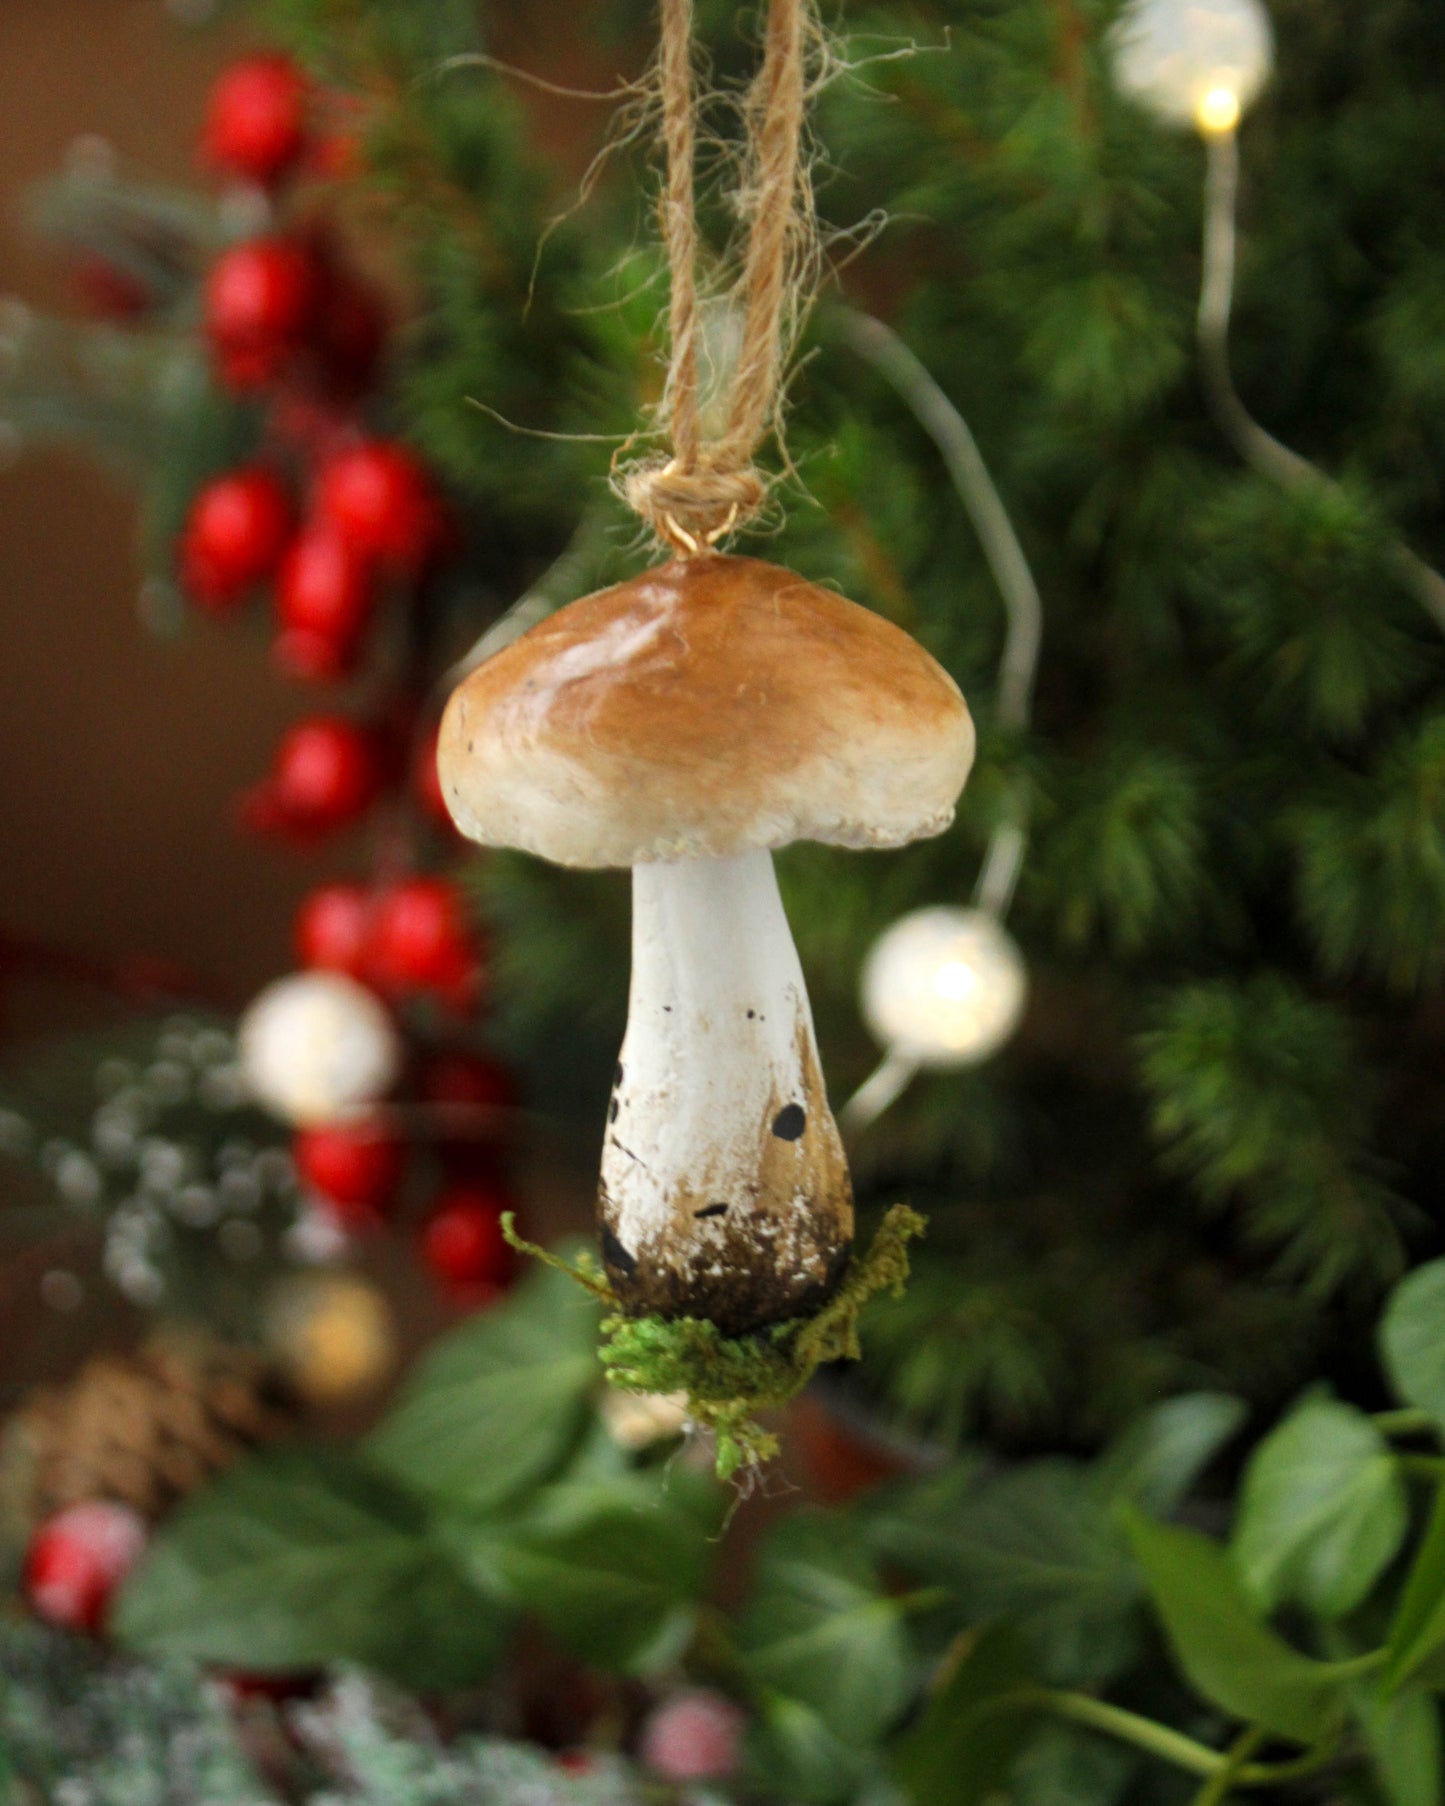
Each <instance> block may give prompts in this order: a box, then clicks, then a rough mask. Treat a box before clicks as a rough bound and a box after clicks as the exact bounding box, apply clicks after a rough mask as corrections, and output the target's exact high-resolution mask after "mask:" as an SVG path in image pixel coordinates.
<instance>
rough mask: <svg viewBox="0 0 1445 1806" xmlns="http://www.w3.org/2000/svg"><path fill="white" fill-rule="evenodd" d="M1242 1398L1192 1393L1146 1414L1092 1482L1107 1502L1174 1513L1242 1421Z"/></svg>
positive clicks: (1111, 1452)
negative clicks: (1128, 1502) (1127, 1502)
mask: <svg viewBox="0 0 1445 1806" xmlns="http://www.w3.org/2000/svg"><path fill="white" fill-rule="evenodd" d="M1246 1413H1247V1406H1246V1405H1245V1403H1244V1401H1243V1399H1238V1398H1231V1397H1230V1396H1229V1395H1228V1394H1227V1393H1224V1392H1189V1393H1185V1394H1184V1395H1183V1396H1182V1397H1179V1398H1171V1399H1166V1400H1165V1401H1164V1403H1163V1404H1160V1405H1155V1406H1154V1407H1153V1408H1152V1410H1149V1411H1146V1412H1144V1414H1143V1415H1142V1416H1141V1417H1140V1418H1139V1419H1138V1421H1137V1422H1136V1423H1133V1424H1131V1425H1130V1427H1129V1428H1128V1429H1127V1430H1125V1431H1124V1433H1123V1435H1122V1436H1120V1437H1119V1438H1118V1440H1117V1441H1116V1442H1115V1443H1114V1444H1113V1445H1112V1446H1111V1447H1110V1448H1109V1449H1107V1450H1106V1451H1105V1453H1104V1454H1103V1456H1102V1457H1101V1458H1100V1459H1099V1461H1098V1462H1097V1464H1096V1465H1095V1468H1094V1483H1095V1485H1096V1486H1097V1487H1098V1488H1099V1490H1100V1491H1101V1492H1102V1493H1103V1494H1104V1496H1105V1497H1106V1498H1110V1499H1130V1500H1132V1501H1133V1502H1134V1504H1136V1505H1138V1506H1139V1507H1140V1509H1141V1510H1143V1511H1147V1512H1151V1513H1155V1514H1159V1513H1163V1512H1167V1511H1171V1510H1172V1509H1173V1508H1174V1506H1175V1505H1177V1504H1178V1503H1179V1501H1180V1500H1181V1499H1182V1498H1183V1497H1184V1495H1185V1494H1186V1493H1187V1492H1188V1491H1189V1488H1190V1487H1191V1486H1192V1485H1193V1484H1194V1482H1195V1481H1196V1480H1197V1479H1198V1478H1199V1476H1200V1474H1201V1473H1202V1472H1203V1471H1204V1469H1205V1468H1206V1467H1208V1465H1209V1463H1210V1462H1211V1461H1212V1460H1213V1459H1214V1457H1215V1456H1216V1455H1217V1454H1218V1453H1219V1451H1220V1450H1221V1449H1222V1448H1223V1447H1224V1445H1225V1443H1227V1442H1228V1441H1229V1439H1230V1438H1231V1437H1232V1436H1233V1435H1234V1434H1235V1432H1236V1431H1237V1430H1238V1429H1239V1427H1240V1425H1241V1424H1242V1423H1243V1422H1244V1419H1245V1416H1246Z"/></svg>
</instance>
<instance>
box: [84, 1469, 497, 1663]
mask: <svg viewBox="0 0 1445 1806" xmlns="http://www.w3.org/2000/svg"><path fill="white" fill-rule="evenodd" d="M114 1627H115V1631H116V1634H117V1635H118V1636H119V1637H120V1638H121V1639H122V1641H124V1642H125V1643H127V1644H129V1645H130V1646H131V1647H132V1648H133V1649H137V1650H141V1651H144V1652H145V1653H147V1654H151V1655H172V1656H186V1657H190V1658H192V1659H195V1660H199V1661H207V1662H224V1663H227V1664H228V1665H230V1666H233V1667H237V1668H248V1669H260V1670H271V1669H281V1670H286V1669H297V1668H311V1667H317V1666H320V1665H322V1664H324V1663H329V1662H358V1663H361V1664H362V1665H363V1666H365V1667H370V1668H374V1669H377V1670H379V1671H380V1672H381V1673H384V1674H387V1675H390V1676H391V1677H392V1678H393V1679H395V1680H398V1681H400V1682H402V1683H403V1684H405V1685H407V1686H410V1687H417V1688H432V1687H445V1686H459V1685H463V1684H467V1683H470V1682H474V1681H476V1680H478V1679H479V1678H480V1677H481V1676H482V1675H484V1674H485V1673H486V1672H487V1670H488V1669H489V1668H490V1666H491V1665H492V1662H493V1660H494V1659H495V1657H496V1655H497V1653H498V1649H499V1646H500V1643H501V1639H502V1636H503V1634H504V1631H505V1620H504V1617H503V1615H502V1614H501V1613H500V1612H499V1611H498V1610H497V1609H496V1607H495V1606H493V1605H490V1604H489V1603H488V1602H487V1601H485V1600H484V1599H483V1598H482V1597H481V1595H480V1594H478V1593H477V1592H475V1591H474V1589H473V1588H472V1587H470V1586H469V1585H468V1583H467V1580H466V1577H465V1576H464V1574H463V1573H462V1572H461V1570H460V1569H459V1568H458V1567H457V1565H456V1564H455V1563H454V1562H453V1561H452V1560H451V1559H450V1558H449V1557H448V1556H447V1555H446V1553H445V1552H444V1551H443V1550H442V1549H441V1547H440V1545H439V1544H438V1543H437V1542H436V1541H435V1540H434V1539H433V1538H432V1536H431V1535H430V1534H429V1528H428V1524H427V1521H426V1518H425V1515H424V1513H423V1512H422V1511H421V1510H420V1509H419V1508H418V1506H417V1505H416V1503H415V1501H413V1500H411V1499H409V1498H408V1497H407V1496H406V1495H405V1494H404V1493H401V1492H399V1491H398V1490H397V1489H396V1488H395V1487H393V1486H392V1485H391V1484H390V1483H389V1482H388V1481H387V1480H386V1479H384V1478H383V1477H381V1476H379V1475H377V1474H374V1473H371V1472H369V1471H368V1470H367V1469H366V1468H365V1467H364V1466H363V1465H362V1464H361V1463H360V1462H357V1461H355V1460H352V1459H348V1458H347V1457H345V1456H343V1455H341V1454H339V1453H335V1452H331V1451H314V1452H308V1451H300V1450H294V1451H288V1452H286V1453H283V1454H278V1455H267V1456H260V1457H257V1458H255V1459H253V1460H249V1461H246V1462H244V1463H243V1464H242V1465H240V1466H239V1467H236V1468H233V1469H232V1470H231V1472H230V1473H228V1474H225V1475H223V1476H222V1477H221V1478H220V1479H219V1480H217V1481H215V1482H214V1483H213V1484H211V1485H210V1486H207V1487H206V1488H205V1489H204V1490H203V1491H201V1492H199V1493H197V1494H196V1495H195V1496H194V1497H193V1498H192V1499H191V1500H190V1501H189V1502H188V1503H187V1504H185V1505H183V1506H182V1507H181V1509H180V1510H179V1511H178V1512H177V1513H176V1514H175V1516H174V1517H173V1518H171V1519H170V1521H169V1522H168V1523H167V1524H166V1525H165V1526H164V1527H163V1528H162V1529H161V1530H160V1531H159V1532H157V1535H156V1538H155V1540H154V1542H153V1543H152V1544H151V1547H150V1550H149V1553H148V1554H147V1556H146V1559H145V1561H144V1562H143V1563H142V1565H141V1567H140V1568H139V1570H138V1571H137V1572H136V1574H135V1575H134V1576H133V1577H132V1579H131V1581H130V1582H129V1584H128V1585H127V1586H126V1588H125V1589H124V1591H123V1593H122V1594H121V1598H120V1601H119V1607H118V1611H117V1614H116V1618H115V1626H114Z"/></svg>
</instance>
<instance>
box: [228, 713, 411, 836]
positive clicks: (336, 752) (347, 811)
mask: <svg viewBox="0 0 1445 1806" xmlns="http://www.w3.org/2000/svg"><path fill="white" fill-rule="evenodd" d="M381 775H382V774H381V767H380V763H379V761H378V758H377V753H376V748H375V745H374V744H373V742H372V740H371V737H370V736H369V735H368V734H367V733H366V732H365V731H364V730H363V729H361V728H359V727H358V726H357V725H356V723H355V722H354V721H347V720H346V719H345V718H344V717H343V716H340V715H317V716H315V717H313V718H312V719H311V720H310V721H302V722H298V723H297V725H296V726H295V727H293V728H291V729H290V731H289V732H288V733H286V734H285V735H284V736H283V737H282V740H281V744H280V745H279V746H278V747H277V749H276V758H275V761H274V763H273V764H272V767H271V773H270V776H269V777H268V779H267V780H266V782H265V783H264V784H263V785H262V786H261V788H260V790H259V792H256V793H253V795H252V797H251V799H250V813H251V817H252V825H254V826H257V827H261V828H271V829H274V830H275V831H278V832H283V833H284V832H289V833H291V834H294V835H300V836H303V837H304V836H310V835H315V834H325V833H329V832H330V831H331V830H333V829H336V828H344V827H346V826H348V825H349V824H350V823H351V822H354V821H356V820H358V819H359V818H360V817H361V816H362V815H364V814H365V813H366V811H367V809H368V808H369V807H370V805H371V803H372V801H373V800H374V799H375V797H376V794H377V792H378V791H379V790H380V788H381Z"/></svg>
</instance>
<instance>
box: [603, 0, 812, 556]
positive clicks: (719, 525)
mask: <svg viewBox="0 0 1445 1806" xmlns="http://www.w3.org/2000/svg"><path fill="white" fill-rule="evenodd" d="M661 24H662V35H661V46H660V50H659V54H658V65H657V67H658V76H657V79H658V85H659V88H660V92H661V104H662V140H663V145H664V148H665V151H666V157H667V181H666V187H665V190H664V194H663V202H662V233H663V241H664V244H665V246H666V249H667V259H668V267H669V273H670V299H669V307H668V331H669V336H670V339H671V347H672V351H671V362H670V365H669V369H668V376H667V387H666V389H665V391H664V395H663V403H662V415H663V420H664V422H665V424H666V427H667V430H668V433H669V435H670V437H671V440H672V454H671V456H670V457H657V458H649V459H646V460H644V461H642V462H640V463H636V464H633V465H631V466H629V467H626V468H624V469H621V470H620V471H619V472H618V475H617V487H618V489H619V491H620V493H621V494H622V496H623V497H624V499H625V500H626V501H627V503H628V505H629V506H630V507H631V508H632V509H633V510H634V511H635V512H636V513H637V514H639V515H641V517H642V518H643V519H644V520H645V521H646V522H647V523H648V525H649V526H650V527H651V528H652V530H653V532H654V533H655V534H656V535H657V537H658V538H659V539H660V540H662V541H663V542H664V543H666V544H667V545H669V546H671V547H672V549H673V550H674V551H680V552H682V553H684V554H687V553H693V552H698V551H701V550H703V549H704V548H705V547H707V546H711V545H714V544H715V543H716V542H717V541H718V540H719V539H721V538H723V537H724V536H725V535H727V534H728V533H731V532H732V531H733V530H734V529H735V528H737V527H739V526H742V525H743V524H744V523H745V522H746V521H748V520H749V519H750V518H751V517H752V516H753V515H754V514H756V513H757V512H758V510H759V509H760V508H761V507H762V505H763V503H764V501H765V500H766V499H767V493H768V485H767V483H766V481H765V480H764V478H763V477H762V476H761V475H760V473H759V472H758V471H757V470H755V469H754V468H753V456H754V453H755V452H756V451H757V448H758V446H759V445H760V444H761V442H762V440H763V439H764V438H765V437H766V435H767V434H768V433H769V432H770V431H772V430H774V429H776V427H777V424H778V416H779V412H780V397H781V388H782V375H783V369H784V365H785V363H786V361H787V356H788V351H789V349H790V347H791V344H792V341H793V339H794V337H795V336H796V333H797V330H798V327H799V324H800V323H801V320H802V318H803V316H804V314H805V313H806V311H807V306H808V302H809V301H810V300H811V295H812V288H813V283H814V277H815V272H816V268H817V262H818V255H817V229H816V223H815V218H814V211H813V189H812V181H811V178H810V175H809V170H808V163H807V159H806V157H805V156H804V153H803V141H804V132H805V126H806V116H807V103H808V96H809V91H810V88H809V77H808V66H809V61H810V58H811V57H812V55H813V53H814V47H815V46H817V45H818V44H820V43H821V42H822V34H821V31H820V28H819V27H818V23H817V19H816V16H815V14H814V11H813V4H812V0H770V4H769V7H768V17H767V26H766V31H765V36H764V45H763V60H762V65H761V67H760V69H759V71H758V75H757V78H756V79H755V81H754V82H753V85H752V87H751V88H750V90H749V91H748V95H747V98H746V102H745V106H744V117H745V120H746V125H747V150H746V162H745V166H744V170H743V175H742V180H741V183H740V185H739V190H738V193H737V196H736V197H735V198H736V202H737V207H738V211H739V213H740V214H741V215H742V217H743V218H744V219H745V220H746V221H747V243H746V246H745V249H744V252H743V257H742V271H741V274H740V276H739V278H738V282H737V285H736V288H735V291H734V297H733V299H734V302H735V304H736V306H737V309H738V312H739V315H740V319H741V343H740V347H739V351H738V357H737V363H736V366H735V368H734V370H733V372H732V376H731V381H730V384H729V391H728V395H727V397H726V401H725V404H724V408H723V411H722V420H721V425H720V427H719V429H718V431H717V432H716V433H714V434H712V435H711V436H705V435H704V431H703V422H702V407H701V401H700V396H699V387H700V385H699V373H698V361H699V360H698V340H699V336H700V330H701V329H700V303H699V294H698V258H699V235H698V227H697V209H696V198H695V193H694V185H695V165H696V159H697V113H698V97H697V94H696V84H695V79H694V50H693V9H692V0H661Z"/></svg>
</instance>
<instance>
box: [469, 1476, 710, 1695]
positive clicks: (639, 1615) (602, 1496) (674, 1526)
mask: <svg viewBox="0 0 1445 1806" xmlns="http://www.w3.org/2000/svg"><path fill="white" fill-rule="evenodd" d="M707 1553H708V1544H707V1538H706V1533H705V1531H704V1528H703V1525H702V1523H701V1522H700V1521H699V1520H698V1518H697V1517H696V1516H693V1515H688V1514H685V1513H683V1512H680V1511H677V1510H673V1509H670V1508H669V1507H667V1506H666V1505H664V1504H663V1503H661V1502H660V1501H659V1500H658V1499H657V1498H656V1497H655V1496H654V1495H652V1494H651V1493H650V1491H649V1489H647V1488H646V1487H642V1486H639V1487H637V1488H630V1487H625V1486H617V1485H612V1486H596V1485H594V1486H585V1487H567V1488H559V1489H557V1490H556V1491H555V1492H553V1493H551V1494H550V1495H547V1496H546V1497H545V1500H544V1505H543V1510H542V1512H541V1513H540V1514H539V1516H538V1517H537V1518H535V1519H534V1520H533V1521H532V1522H531V1523H529V1524H528V1525H527V1526H526V1527H525V1528H523V1529H522V1530H521V1531H520V1532H519V1533H518V1535H517V1536H516V1537H515V1539H512V1540H508V1541H506V1542H503V1543H502V1544H500V1545H499V1546H498V1547H497V1549H496V1551H495V1557H496V1567H497V1570H498V1572H499V1573H500V1575H501V1578H502V1580H503V1582H504V1584H505V1585H506V1586H507V1588H508V1590H509V1593H510V1596H511V1597H512V1599H513V1600H514V1601H515V1602H516V1603H517V1604H518V1605H520V1606H523V1607H525V1608H526V1609H528V1610H531V1611H534V1612H535V1613H536V1614H537V1616H538V1617H539V1618H541V1619H542V1621H543V1622H544V1623H545V1624H546V1625H547V1627H548V1628H549V1629H550V1630H551V1631H552V1633H553V1635H554V1636H555V1637H556V1638H557V1639H558V1641H559V1642H561V1643H563V1644H565V1645H566V1647H567V1648H568V1649H571V1650H572V1651H573V1652H574V1653H575V1654H576V1655H578V1656H580V1657H581V1658H582V1660H583V1661H584V1662H589V1663H591V1664H592V1665H593V1666H594V1667H598V1668H631V1669H635V1670H643V1669H646V1668H649V1667H655V1666H657V1665H658V1664H659V1662H666V1661H667V1660H669V1659H675V1657H676V1656H677V1654H678V1652H679V1650H680V1648H681V1646H682V1644H683V1643H684V1642H685V1640H686V1638H687V1635H688V1632H689V1631H690V1629H691V1626H692V1619H693V1608H694V1606H695V1604H696V1601H697V1598H698V1595H699V1594H700V1592H701V1590H702V1584H703V1576H704V1572H705V1569H706V1566H707Z"/></svg>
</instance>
